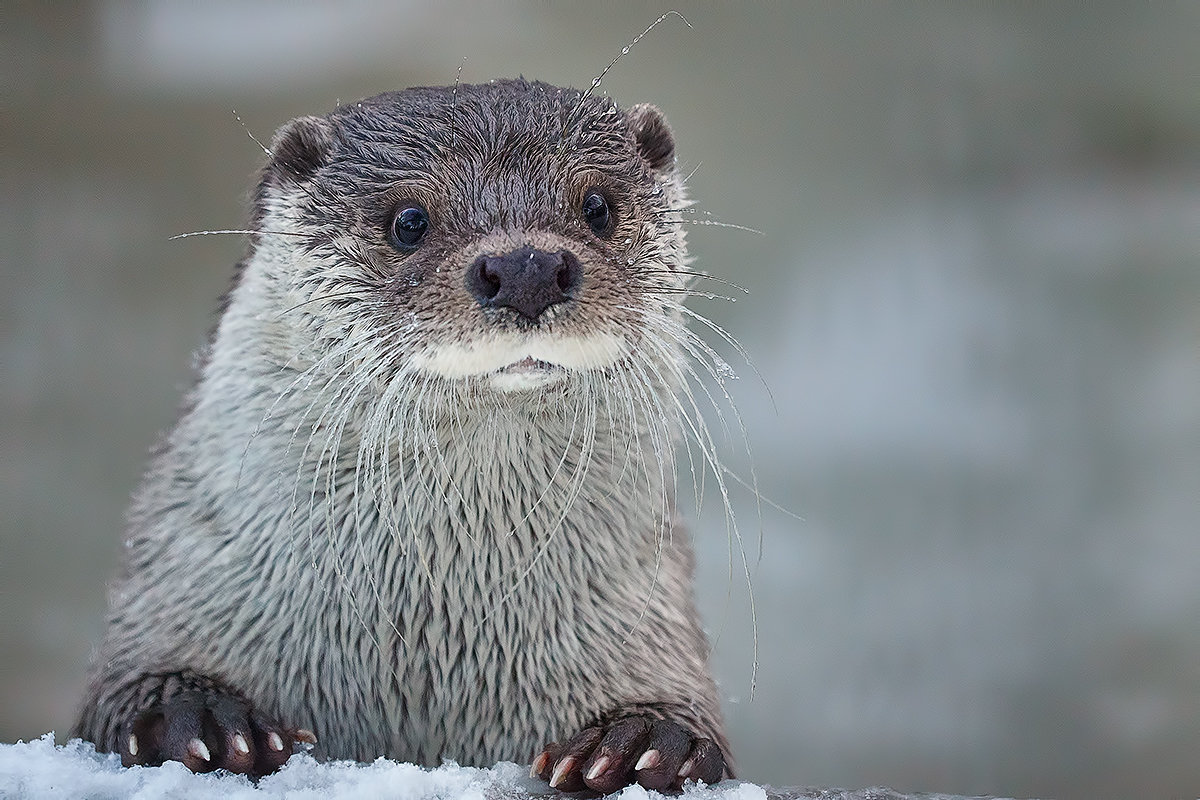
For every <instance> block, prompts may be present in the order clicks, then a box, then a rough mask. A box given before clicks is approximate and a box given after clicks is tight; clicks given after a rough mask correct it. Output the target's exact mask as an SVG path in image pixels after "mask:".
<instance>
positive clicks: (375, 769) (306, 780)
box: [0, 733, 766, 800]
mask: <svg viewBox="0 0 1200 800" xmlns="http://www.w3.org/2000/svg"><path fill="white" fill-rule="evenodd" d="M531 796H532V797H541V796H545V797H551V796H559V795H558V793H556V792H554V791H552V790H551V789H550V788H549V787H547V786H546V784H545V783H542V782H541V781H538V780H534V779H532V778H530V777H529V767H527V766H519V765H517V764H511V763H507V762H506V763H501V764H497V765H496V766H494V767H492V768H491V769H476V768H474V767H460V766H458V765H457V764H454V763H451V762H448V763H446V764H444V765H443V766H441V767H438V768H437V769H426V768H424V767H418V766H416V765H413V764H401V763H397V762H395V761H389V760H387V759H385V758H380V759H377V760H376V761H375V762H374V763H371V764H360V763H357V762H353V761H332V762H328V763H319V762H318V761H316V760H315V759H313V758H312V757H311V756H309V755H306V754H303V753H301V754H298V755H295V756H292V759H291V760H290V761H288V763H287V764H286V765H285V766H284V767H283V769H281V770H280V771H279V772H277V773H275V774H274V775H269V776H267V777H266V778H263V779H262V780H260V781H259V782H258V784H257V785H255V784H253V783H251V782H250V780H249V779H247V778H246V777H244V776H241V775H232V774H230V773H227V772H217V773H210V774H208V775H196V774H193V773H191V772H189V771H188V770H187V769H186V768H185V767H184V766H183V765H182V764H180V763H178V762H174V761H170V762H167V763H166V764H163V765H162V766H161V767H133V768H131V769H124V768H122V767H121V759H120V757H119V756H117V755H115V754H111V753H97V752H96V750H95V748H94V747H93V746H92V745H91V744H90V743H88V742H83V741H80V740H79V739H72V740H71V741H69V742H67V743H66V744H65V745H57V744H55V741H54V734H53V733H47V734H46V735H45V736H42V737H41V738H40V739H35V740H33V741H30V742H17V743H16V744H0V798H6V799H7V798H22V800H24V799H25V798H30V799H31V800H33V799H36V800H43V799H45V800H59V798H61V799H62V800H68V799H70V800H74V798H79V797H87V798H89V799H90V800H117V798H147V799H148V798H188V799H189V800H210V799H211V800H226V798H228V799H229V800H262V799H263V798H274V797H278V798H288V800H326V799H327V798H331V799H334V800H336V798H362V797H397V798H404V800H424V798H428V799H429V800H456V799H457V800H485V798H486V799H487V800H506V799H507V800H518V798H527V797H531ZM614 796H616V797H619V798H622V800H658V798H662V797H664V795H662V794H659V793H658V792H650V791H646V790H645V789H643V788H642V787H640V786H631V787H628V788H626V789H624V790H622V791H621V792H620V793H618V794H617V795H614ZM683 797H684V798H691V799H692V800H766V793H765V792H764V791H763V789H762V788H761V787H758V786H754V785H753V784H742V783H738V782H737V781H725V782H723V783H721V784H719V785H718V786H714V787H706V786H703V785H702V784H701V785H689V786H688V788H687V790H686V791H685V792H684V793H683Z"/></svg>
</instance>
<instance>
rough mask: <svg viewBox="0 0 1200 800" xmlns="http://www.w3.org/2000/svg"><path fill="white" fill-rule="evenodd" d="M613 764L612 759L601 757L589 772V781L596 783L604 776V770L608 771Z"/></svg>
mask: <svg viewBox="0 0 1200 800" xmlns="http://www.w3.org/2000/svg"><path fill="white" fill-rule="evenodd" d="M611 763H612V759H611V758H609V757H608V756H600V757H599V758H597V759H596V763H595V764H592V768H591V769H589V770H588V771H587V776H586V777H587V780H589V781H594V780H596V778H599V777H600V776H601V775H603V774H604V770H606V769H608V765H609V764H611Z"/></svg>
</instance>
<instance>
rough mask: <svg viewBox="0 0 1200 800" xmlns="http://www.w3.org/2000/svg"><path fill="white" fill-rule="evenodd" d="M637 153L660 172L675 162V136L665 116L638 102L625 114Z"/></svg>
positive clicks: (652, 107)
mask: <svg viewBox="0 0 1200 800" xmlns="http://www.w3.org/2000/svg"><path fill="white" fill-rule="evenodd" d="M625 118H626V119H627V120H628V121H629V129H630V130H631V131H633V139H634V141H636V142H637V148H638V153H639V154H640V155H641V156H642V158H644V159H646V163H648V164H649V165H650V169H652V170H654V171H655V172H662V171H663V170H666V169H670V168H671V166H672V165H674V163H675V137H674V136H672V135H671V126H670V125H668V124H667V118H666V117H664V116H663V113H662V112H661V111H659V110H658V109H657V108H655V107H654V106H652V105H649V104H647V103H639V104H638V105H636V106H633V107H632V108H630V109H629V111H628V112H626V114H625Z"/></svg>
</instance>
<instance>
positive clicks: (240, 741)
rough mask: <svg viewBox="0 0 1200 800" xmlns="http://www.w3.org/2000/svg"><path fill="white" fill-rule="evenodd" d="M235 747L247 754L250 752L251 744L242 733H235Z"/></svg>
mask: <svg viewBox="0 0 1200 800" xmlns="http://www.w3.org/2000/svg"><path fill="white" fill-rule="evenodd" d="M233 749H234V750H237V751H238V752H239V753H241V754H242V755H246V754H247V753H249V752H250V745H249V744H248V743H247V742H246V737H245V736H242V735H241V734H240V733H237V734H234V736H233Z"/></svg>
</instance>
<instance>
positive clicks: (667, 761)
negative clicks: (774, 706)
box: [531, 716, 725, 793]
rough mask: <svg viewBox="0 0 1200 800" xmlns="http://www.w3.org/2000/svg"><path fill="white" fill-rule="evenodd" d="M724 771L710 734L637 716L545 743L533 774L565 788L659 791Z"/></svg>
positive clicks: (711, 779) (717, 776) (713, 780)
mask: <svg viewBox="0 0 1200 800" xmlns="http://www.w3.org/2000/svg"><path fill="white" fill-rule="evenodd" d="M724 772H725V758H724V756H723V755H722V754H721V749H720V748H719V747H717V745H716V744H715V743H714V742H713V741H712V740H711V739H705V738H697V737H695V736H693V735H692V734H691V732H690V731H688V730H687V729H686V728H684V727H683V726H682V725H679V724H678V723H675V722H671V721H670V720H665V719H653V718H651V717H645V716H636V717H625V718H624V719H619V720H617V721H616V722H614V723H612V724H611V725H608V726H597V727H594V728H588V729H586V730H584V731H582V732H580V733H579V734H578V735H576V736H575V737H574V738H573V739H571V740H570V741H569V742H567V743H566V744H559V743H558V742H554V743H552V744H548V745H546V747H545V749H544V750H542V752H541V754H540V755H539V756H538V757H537V758H535V759H534V760H533V769H532V770H531V775H533V776H534V777H540V778H541V779H542V780H545V781H548V782H549V783H550V785H551V786H552V787H554V788H555V789H561V790H562V791H564V792H576V791H579V790H581V789H585V788H587V789H593V790H595V791H597V792H604V793H608V792H614V791H616V790H617V789H620V788H621V787H623V786H628V785H630V784H632V783H640V784H641V785H642V786H644V787H646V788H647V789H658V790H660V791H661V790H663V789H678V788H679V787H680V786H682V785H683V782H684V781H685V780H689V779H691V780H698V781H704V782H705V783H716V782H717V781H719V780H721V776H722V775H723V774H724Z"/></svg>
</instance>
